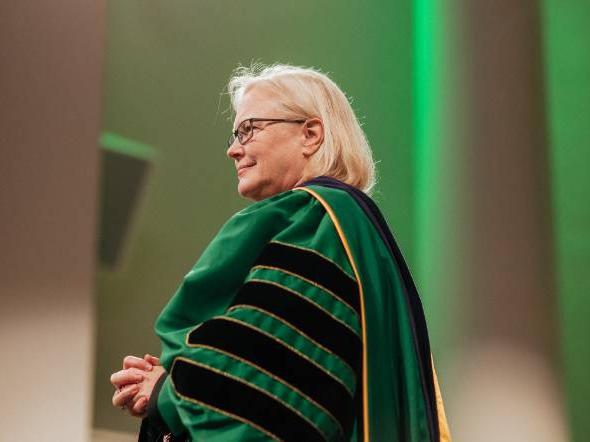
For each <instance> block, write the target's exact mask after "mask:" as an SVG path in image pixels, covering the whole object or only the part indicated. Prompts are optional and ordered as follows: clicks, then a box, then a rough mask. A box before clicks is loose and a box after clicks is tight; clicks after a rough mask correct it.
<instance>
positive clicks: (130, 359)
mask: <svg viewBox="0 0 590 442" xmlns="http://www.w3.org/2000/svg"><path fill="white" fill-rule="evenodd" d="M146 356H149V355H146ZM152 358H153V356H152ZM155 359H157V358H155ZM152 365H153V364H152V363H151V361H149V360H148V359H141V358H138V357H137V356H125V358H124V359H123V368H139V369H140V370H145V371H150V370H151V369H152Z"/></svg>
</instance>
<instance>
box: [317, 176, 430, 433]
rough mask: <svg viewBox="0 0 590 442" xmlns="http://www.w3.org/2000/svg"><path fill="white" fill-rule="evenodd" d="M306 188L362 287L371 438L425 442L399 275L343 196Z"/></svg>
mask: <svg viewBox="0 0 590 442" xmlns="http://www.w3.org/2000/svg"><path fill="white" fill-rule="evenodd" d="M311 188H312V189H313V190H314V191H315V192H317V193H318V194H320V195H321V196H322V198H324V199H325V201H326V202H327V203H328V204H329V205H330V207H331V208H332V210H333V211H334V213H335V215H336V217H337V219H338V222H339V223H340V225H341V227H342V230H343V232H344V235H345V237H346V238H347V240H348V243H349V244H350V247H351V253H352V257H353V260H354V262H355V264H356V266H357V268H358V271H359V276H360V279H361V281H362V284H363V290H364V302H365V312H366V313H365V314H366V324H367V354H368V383H369V388H368V391H369V421H370V426H369V434H370V438H371V440H390V441H400V442H401V441H412V442H414V441H429V440H430V436H429V431H428V426H427V418H426V403H425V400H424V394H423V390H422V385H421V380H420V375H419V373H420V371H419V367H418V358H417V353H416V349H415V344H414V340H413V336H412V331H411V325H410V322H409V321H410V315H409V311H408V306H407V304H406V301H405V299H404V295H403V288H402V286H403V284H402V280H401V277H400V274H399V271H398V269H397V267H396V266H395V265H394V263H393V261H392V259H391V257H390V254H389V252H388V250H387V248H386V245H385V244H384V243H383V241H382V240H381V238H380V237H379V235H378V233H377V231H376V229H375V227H374V226H373V225H372V224H371V223H370V222H368V220H367V219H366V216H365V213H364V212H363V211H362V209H361V208H360V207H359V206H358V205H357V204H356V203H355V202H353V201H351V197H350V196H349V195H348V194H347V193H345V192H343V191H341V190H337V189H331V188H327V187H323V186H311ZM363 221H365V222H363ZM404 435H405V436H404Z"/></svg>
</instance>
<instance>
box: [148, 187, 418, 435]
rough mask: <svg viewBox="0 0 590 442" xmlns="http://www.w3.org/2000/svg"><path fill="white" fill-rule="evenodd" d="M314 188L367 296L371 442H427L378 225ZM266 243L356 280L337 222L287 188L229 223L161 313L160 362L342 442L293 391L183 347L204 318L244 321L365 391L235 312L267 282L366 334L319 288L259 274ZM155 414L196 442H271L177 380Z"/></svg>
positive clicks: (260, 321)
mask: <svg viewBox="0 0 590 442" xmlns="http://www.w3.org/2000/svg"><path fill="white" fill-rule="evenodd" d="M311 188H312V189H313V190H314V191H316V192H317V193H319V194H320V195H321V196H322V197H323V198H324V199H325V200H326V201H327V202H328V203H329V204H330V206H331V207H332V208H333V210H334V213H335V214H336V217H337V218H338V220H339V223H340V224H341V226H342V229H343V231H344V234H345V236H346V238H347V241H348V243H349V244H350V247H351V252H352V255H353V260H354V262H355V264H356V266H357V269H358V272H359V275H360V278H361V282H362V286H363V289H364V299H365V309H366V323H367V330H366V333H367V338H368V343H367V351H368V375H369V412H370V427H369V430H370V434H371V440H391V441H402V440H404V441H412V442H414V441H427V440H429V436H428V429H427V424H426V418H425V403H424V399H423V394H422V390H421V388H422V387H421V384H420V378H419V371H418V365H417V364H418V362H417V358H416V351H415V348H414V345H415V344H414V342H413V338H412V332H411V328H410V324H409V317H408V310H407V306H406V304H405V300H404V298H403V296H402V292H401V290H402V289H401V281H400V277H399V274H398V272H397V270H396V268H395V266H394V264H393V262H392V260H391V258H390V256H389V254H388V251H387V249H386V247H385V245H384V244H383V242H382V240H381V239H380V237H379V236H378V234H377V232H376V230H375V228H374V227H373V226H372V225H371V223H370V222H369V221H368V219H367V217H366V216H365V214H364V213H363V212H362V210H361V209H360V208H359V207H358V206H357V204H356V202H355V201H354V200H352V198H351V197H350V196H349V195H348V194H347V193H346V192H344V191H340V190H335V189H328V188H325V187H318V186H312V187H311ZM269 241H278V242H282V243H286V244H293V245H297V246H299V247H303V248H307V249H311V250H315V251H317V252H318V253H319V254H321V255H322V256H324V257H326V258H328V259H329V260H330V261H332V262H334V263H335V264H337V265H338V266H339V267H340V268H341V269H342V270H343V271H344V272H345V273H346V274H347V275H349V277H352V278H354V271H353V268H352V266H351V263H350V262H349V260H348V257H347V254H346V250H345V248H344V247H343V244H342V241H341V239H340V237H339V235H338V232H337V231H336V228H335V226H334V224H333V222H332V219H331V218H330V216H329V215H328V214H327V213H326V211H325V209H324V207H323V205H322V204H321V203H320V202H319V201H318V200H317V199H315V198H314V197H313V196H311V195H310V194H309V193H308V192H305V191H302V190H293V191H288V192H285V193H282V194H279V195H276V196H274V197H272V198H269V199H267V200H264V201H260V202H258V203H255V204H253V205H251V206H249V207H248V208H246V209H244V210H242V211H240V212H238V213H237V214H236V215H234V216H233V217H232V218H231V219H230V220H229V221H228V222H227V223H226V224H225V225H224V226H223V228H222V229H221V230H220V232H219V233H218V234H217V236H216V237H215V238H214V239H213V241H212V242H211V244H210V245H209V247H207V249H206V250H205V251H204V253H203V254H202V256H201V257H200V259H199V260H198V262H197V263H196V264H195V266H194V267H193V268H192V269H191V270H190V271H189V272H188V274H187V275H186V276H185V278H184V280H183V282H182V284H181V285H180V287H179V288H178V290H177V291H176V293H175V294H174V296H173V297H172V299H171V300H170V302H169V303H168V305H167V306H166V307H165V308H164V310H163V311H162V313H161V315H160V317H159V318H158V320H157V322H156V333H157V334H158V335H159V336H160V338H161V340H162V355H161V361H162V364H163V365H164V367H165V368H166V370H167V371H168V372H170V371H171V370H172V369H173V363H174V361H175V359H177V358H186V359H188V360H191V361H195V363H198V364H202V365H205V366H208V367H211V369H218V370H221V371H223V372H224V373H226V374H227V375H228V376H233V377H236V378H240V379H242V380H243V381H245V382H248V383H249V384H251V385H255V386H256V387H257V388H259V389H262V390H264V391H265V392H266V393H267V394H269V395H272V396H273V397H276V398H278V399H279V400H280V401H282V402H283V403H285V404H287V405H288V406H289V407H292V408H294V409H296V410H297V411H298V413H301V414H302V415H303V416H304V417H305V419H307V420H308V421H309V422H312V423H314V425H315V426H316V427H317V428H318V429H319V431H320V432H321V433H322V434H324V435H325V437H326V439H328V440H339V437H338V434H339V430H338V428H337V424H336V422H335V421H334V419H332V418H331V417H330V416H329V414H326V413H324V412H323V411H322V410H321V409H320V408H319V407H317V406H316V405H315V404H314V403H313V402H312V401H309V400H307V399H306V398H305V397H302V395H300V394H298V393H297V392H296V391H294V390H293V389H291V388H289V386H288V385H285V384H283V383H281V382H280V381H279V380H277V379H275V378H273V377H272V376H269V375H268V374H266V373H263V372H261V371H260V370H258V369H257V368H256V367H253V366H251V365H249V364H246V363H244V362H240V361H237V360H235V359H232V358H231V356H228V355H224V354H220V353H219V352H216V351H215V350H212V349H207V348H199V347H189V346H187V345H186V338H187V335H188V334H189V333H190V332H191V331H192V330H193V329H194V328H195V327H196V326H197V325H198V324H199V323H201V322H203V321H206V320H208V319H211V318H213V317H215V316H221V317H225V318H229V319H231V320H239V321H243V322H246V323H248V324H249V326H251V327H255V328H257V329H259V330H261V331H262V332H265V333H267V334H269V335H271V336H274V337H275V338H277V339H279V340H281V341H282V342H284V343H285V344H287V345H289V346H291V347H292V348H293V349H294V350H296V351H297V352H300V353H301V354H304V355H305V356H306V357H307V358H310V359H312V360H313V362H314V363H315V364H317V365H319V366H321V367H322V368H323V369H324V370H325V371H326V372H328V373H329V374H330V375H331V376H333V377H334V378H336V379H338V380H339V382H341V383H342V384H343V385H345V386H346V387H347V389H349V391H351V393H354V392H355V391H356V389H357V388H358V387H359V385H357V382H356V379H355V378H354V374H353V373H352V371H351V369H350V367H348V366H347V364H345V363H344V362H343V361H342V360H340V358H338V357H337V356H336V355H331V354H329V352H327V351H325V349H322V348H321V347H320V346H318V345H316V344H317V343H315V342H314V341H312V340H310V339H307V337H306V336H302V335H301V334H300V333H298V332H297V330H294V329H291V328H289V327H287V326H285V325H284V324H283V326H281V324H280V323H278V322H277V320H276V319H273V318H272V317H268V316H265V315H263V314H261V313H260V312H256V311H252V310H251V309H250V310H248V309H246V308H240V307H234V308H232V309H230V311H228V307H229V306H230V304H231V302H232V300H233V298H234V296H235V295H236V293H237V292H238V290H239V289H240V288H241V286H242V285H243V284H244V282H245V281H246V280H250V279H261V280H266V281H271V282H275V283H280V284H281V285H283V286H285V287H287V288H289V289H291V290H294V291H297V292H298V293H303V294H304V296H306V297H308V298H309V301H311V302H313V303H314V304H316V305H318V306H320V307H321V308H323V309H325V310H326V311H329V312H330V313H331V315H332V316H333V317H334V318H335V319H337V320H339V321H340V322H341V323H343V324H345V325H346V326H347V327H349V328H350V329H351V330H353V331H354V332H355V333H357V334H360V333H361V329H360V320H359V318H358V315H356V313H355V312H354V311H353V310H352V309H351V308H350V307H349V306H347V305H346V304H345V303H343V302H339V301H338V300H337V299H335V298H334V297H333V296H331V295H330V294H329V293H326V292H325V291H324V290H322V289H321V288H318V287H312V286H311V285H310V284H309V283H308V282H306V281H304V280H302V279H301V278H298V277H294V276H292V275H288V274H284V273H282V272H279V271H276V270H269V269H265V268H252V266H253V264H254V262H255V260H256V258H257V257H258V256H259V254H260V252H261V251H262V249H263V248H264V246H265V245H267V244H268V243H269ZM158 408H159V410H160V413H161V415H162V417H163V418H164V420H165V421H166V423H167V424H168V425H169V427H170V428H171V430H173V432H174V433H176V434H179V433H181V432H182V431H187V432H188V433H189V434H190V435H191V438H192V439H193V440H207V441H216V440H252V441H254V440H269V437H268V435H266V434H264V433H263V432H261V431H259V430H257V429H256V428H254V427H253V426H250V425H248V424H245V423H243V422H241V421H239V420H236V419H234V418H232V417H230V416H227V415H225V414H223V413H220V412H218V411H216V410H212V409H211V408H210V407H207V406H206V405H204V404H200V403H195V402H194V401H190V400H187V399H186V398H182V397H181V396H180V395H179V394H178V393H177V391H175V389H174V385H173V382H172V381H171V380H170V379H168V380H167V381H166V382H165V384H164V386H163V388H162V390H161V391H160V396H159V397H158ZM353 438H354V436H353Z"/></svg>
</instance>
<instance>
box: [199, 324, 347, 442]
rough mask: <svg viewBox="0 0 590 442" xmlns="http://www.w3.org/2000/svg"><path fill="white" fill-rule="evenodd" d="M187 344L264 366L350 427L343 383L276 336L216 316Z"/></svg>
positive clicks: (344, 426) (342, 423)
mask: <svg viewBox="0 0 590 442" xmlns="http://www.w3.org/2000/svg"><path fill="white" fill-rule="evenodd" d="M189 343H190V344H203V345H208V346H210V347H214V348H218V349H220V350H223V351H225V352H227V353H230V354H233V355H235V356H238V357H240V358H242V359H245V360H246V361H249V362H251V363H252V364H254V365H257V366H258V367H260V368H263V369H264V370H266V371H268V372H270V373H272V374H273V375H275V376H277V377H278V378H280V379H282V380H284V381H285V382H286V383H288V384H290V385H292V386H293V387H295V388H297V389H298V390H300V391H301V392H302V393H303V394H305V395H307V396H308V397H310V398H311V399H313V400H314V401H316V402H317V403H318V404H320V405H321V406H322V407H324V408H325V409H326V410H327V411H328V412H330V413H331V414H332V415H333V416H334V417H335V418H336V419H337V420H338V421H339V422H340V424H341V426H342V427H343V428H347V427H348V426H350V424H351V417H352V411H353V410H352V402H353V401H352V397H351V396H350V394H349V393H348V391H347V390H346V388H345V387H344V385H342V384H341V383H340V382H338V381H337V380H336V379H334V378H333V377H332V376H330V375H329V374H327V373H326V372H324V371H323V370H321V369H320V368H319V367H317V366H316V365H314V364H312V363H311V362H310V361H309V360H307V359H305V358H304V357H302V356H300V355H298V354H297V353H295V352H294V351H293V350H291V349H290V348H288V347H286V346H285V345H283V344H281V343H279V342H277V341H276V340H275V339H273V338H271V337H269V336H266V335H264V334H263V333H261V332H259V331H256V330H254V329H253V328H251V327H249V326H247V325H244V324H243V323H239V322H235V321H233V320H228V319H224V318H216V319H212V320H209V321H207V322H205V323H203V324H202V325H201V326H200V327H198V328H197V329H195V330H193V331H192V332H191V333H190V335H189ZM195 380H196V381H197V382H198V383H199V384H201V380H200V379H199V378H195ZM301 440H305V439H301Z"/></svg>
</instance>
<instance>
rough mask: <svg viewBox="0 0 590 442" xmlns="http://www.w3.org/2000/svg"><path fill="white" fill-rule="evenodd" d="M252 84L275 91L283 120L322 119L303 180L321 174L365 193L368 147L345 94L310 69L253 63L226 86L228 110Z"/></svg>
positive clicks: (371, 169)
mask: <svg viewBox="0 0 590 442" xmlns="http://www.w3.org/2000/svg"><path fill="white" fill-rule="evenodd" d="M254 85H262V86H264V87H266V88H268V89H269V90H270V91H271V92H273V93H274V94H276V96H277V97H278V99H279V104H280V106H281V107H282V108H283V109H284V110H285V111H286V112H287V113H288V114H289V118H315V117H317V118H320V119H321V120H322V122H323V124H324V140H323V142H322V145H321V146H320V148H319V149H318V151H317V152H316V153H315V154H314V155H313V156H312V157H311V159H310V161H309V164H308V166H307V167H306V170H305V171H304V173H305V178H306V179H309V178H313V177H316V176H320V175H325V176H330V177H333V178H336V179H338V180H340V181H343V182H344V183H347V184H350V185H351V186H354V187H356V188H358V189H361V190H363V191H365V192H366V193H370V192H371V189H372V188H373V186H374V185H375V163H374V161H373V155H372V153H371V147H370V146H369V143H368V141H367V138H366V136H365V133H364V132H363V130H362V128H361V126H360V124H359V121H358V119H357V118H356V115H355V113H354V110H353V109H352V107H351V105H350V102H349V101H348V98H347V97H346V95H345V94H344V92H342V90H341V89H340V88H339V87H338V86H337V85H336V83H334V82H333V81H332V80H331V79H330V78H328V76H327V75H325V74H323V73H321V72H319V71H318V70H316V69H313V68H303V67H298V66H290V65H284V64H273V65H270V66H264V65H261V64H258V63H255V64H252V65H251V66H249V67H244V66H240V67H238V68H237V69H236V70H235V71H234V72H233V74H232V76H231V78H230V80H229V83H228V87H227V88H228V92H229V95H230V98H231V104H232V107H233V109H234V111H237V108H238V106H239V104H240V101H241V99H242V97H243V96H244V94H245V93H246V92H247V90H248V89H250V88H251V87H253V86H254Z"/></svg>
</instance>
